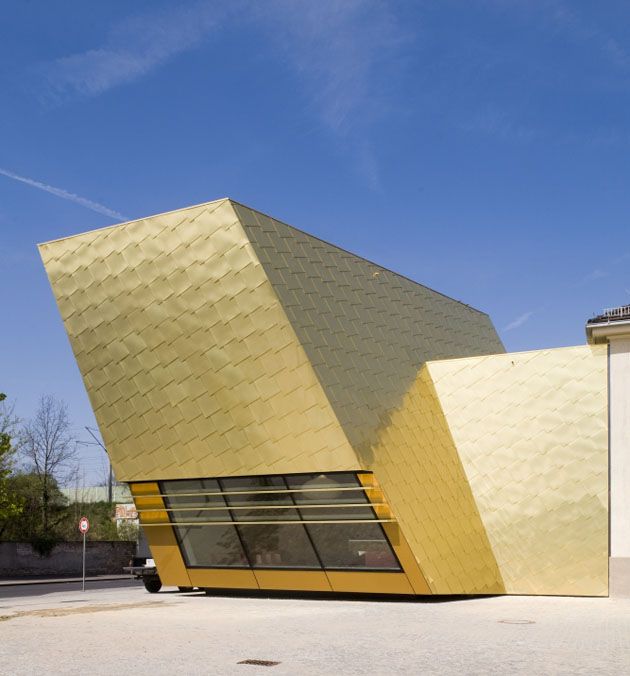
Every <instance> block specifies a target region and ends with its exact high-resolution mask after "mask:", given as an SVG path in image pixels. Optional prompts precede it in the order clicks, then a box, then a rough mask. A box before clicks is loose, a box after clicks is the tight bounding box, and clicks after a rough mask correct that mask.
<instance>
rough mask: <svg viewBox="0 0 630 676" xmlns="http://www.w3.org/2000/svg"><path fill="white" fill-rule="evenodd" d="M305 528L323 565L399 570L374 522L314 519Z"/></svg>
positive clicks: (380, 530)
mask: <svg viewBox="0 0 630 676" xmlns="http://www.w3.org/2000/svg"><path fill="white" fill-rule="evenodd" d="M307 528H308V532H309V535H310V536H311V539H312V540H313V544H314V545H315V548H316V549H317V553H318V554H319V558H320V559H321V561H322V564H323V566H324V568H340V569H352V570H357V569H359V570H375V569H376V570H400V566H399V564H398V562H397V560H396V557H395V556H394V553H393V552H392V550H391V547H390V545H389V542H388V541H387V539H386V538H385V534H384V533H383V530H382V529H381V527H380V526H379V525H378V524H376V523H374V524H372V523H348V524H345V523H343V524H319V523H314V524H310V525H308V526H307Z"/></svg>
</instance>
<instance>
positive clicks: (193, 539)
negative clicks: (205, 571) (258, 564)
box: [174, 526, 249, 568]
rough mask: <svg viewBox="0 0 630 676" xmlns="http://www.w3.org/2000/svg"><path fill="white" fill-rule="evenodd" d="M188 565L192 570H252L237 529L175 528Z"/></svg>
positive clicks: (231, 527)
mask: <svg viewBox="0 0 630 676" xmlns="http://www.w3.org/2000/svg"><path fill="white" fill-rule="evenodd" d="M174 530H175V533H176V535H177V539H178V541H179V545H180V548H181V550H182V554H183V556H184V560H185V561H186V565H187V566H188V567H190V568H195V567H197V568H199V567H201V568H225V567H228V568H248V567H249V563H248V561H247V557H246V556H245V552H244V551H243V546H242V545H241V541H240V540H239V537H238V534H237V533H236V528H235V527H234V526H175V527H174Z"/></svg>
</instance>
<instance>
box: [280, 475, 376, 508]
mask: <svg viewBox="0 0 630 676" xmlns="http://www.w3.org/2000/svg"><path fill="white" fill-rule="evenodd" d="M286 479H287V484H288V486H289V488H291V489H300V488H303V489H305V490H304V492H303V493H293V499H294V500H295V502H296V504H298V505H309V504H318V505H334V504H337V503H340V504H343V503H354V504H357V503H367V502H368V499H367V496H366V495H365V492H364V491H363V490H362V489H361V484H360V483H359V480H358V479H357V477H356V476H355V475H354V474H351V473H350V472H346V473H339V474H297V475H294V476H288V477H287V478H286ZM325 488H330V489H331V490H330V491H327V490H322V489H325ZM348 488H351V489H354V488H356V489H357V490H339V489H348ZM305 511H306V510H305ZM357 518H359V517H357ZM360 518H366V519H369V518H374V515H373V512H372V510H371V509H370V510H369V516H366V517H360Z"/></svg>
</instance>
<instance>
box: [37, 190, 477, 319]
mask: <svg viewBox="0 0 630 676" xmlns="http://www.w3.org/2000/svg"><path fill="white" fill-rule="evenodd" d="M218 202H230V203H231V204H237V205H238V206H240V207H243V208H245V209H249V210H250V211H254V212H255V213H257V214H261V215H263V216H266V217H267V218H271V219H272V220H274V221H277V222H278V223H282V225H285V226H286V227H287V228H290V229H291V230H295V231H296V232H299V233H301V234H303V235H306V236H307V237H310V238H311V239H314V240H317V241H318V242H322V243H323V244H326V245H327V246H332V247H334V248H335V249H338V250H339V251H343V252H344V253H347V254H349V255H350V256H354V257H355V258H359V259H361V260H362V261H365V262H366V263H369V264H370V265H374V266H375V267H377V268H380V269H381V270H385V271H387V272H390V273H391V274H393V275H396V276H397V277H400V278H401V279H405V280H406V281H408V282H411V283H412V284H416V285H417V286H421V287H422V288H423V289H428V290H429V291H432V292H433V293H437V294H438V295H440V296H442V297H443V298H447V299H448V300H451V301H453V302H454V303H459V304H460V305H463V306H464V307H467V308H468V309H469V310H472V311H473V312H477V313H479V314H482V315H486V316H487V317H489V314H488V313H487V312H484V311H483V310H479V309H477V308H476V307H473V306H472V305H469V304H468V303H464V301H461V300H457V299H455V298H453V297H452V296H448V295H447V294H445V293H442V292H441V291H436V290H435V289H433V288H432V287H430V286H427V285H426V284H422V283H421V282H417V281H416V280H415V279H411V278H410V277H406V276H405V275H402V274H400V273H399V272H396V271H395V270H391V269H390V268H386V267H385V266H384V265H381V264H380V263H375V262H374V261H372V260H370V259H369V258H364V257H363V256H359V255H358V254H355V253H353V252H352V251H348V250H347V249H344V248H343V247H340V246H338V245H336V244H333V243H332V242H328V241H326V240H325V239H322V238H321V237H317V235H312V234H311V233H310V232H306V231H305V230H301V229H300V228H296V227H295V226H294V225H291V224H290V223H286V222H285V221H281V220H280V219H278V218H275V217H274V216H270V215H269V214H266V213H265V212H264V211H260V210H258V209H254V208H252V207H250V206H247V204H243V203H242V202H239V201H238V200H234V199H232V198H231V197H221V198H219V199H216V200H210V201H209V202H201V203H199V204H192V205H190V206H188V207H181V208H179V209H170V210H169V211H162V212H160V213H157V214H151V215H150V216H142V217H141V218H133V219H131V220H130V221H123V222H122V223H114V224H112V225H106V226H104V227H102V228H94V229H93V230H86V231H85V232H78V233H76V234H74V235H67V236H66V237H58V238H57V239H51V240H47V241H46V242H40V243H39V244H38V245H37V246H38V247H41V246H45V245H47V244H54V243H55V242H63V241H64V240H67V239H72V238H73V237H82V236H83V235H87V234H89V233H93V232H100V231H102V230H110V229H111V228H120V227H122V226H123V225H129V224H130V223H137V222H138V221H144V220H147V219H149V218H157V217H158V216H167V215H168V214H174V213H177V212H179V211H188V210H189V209H198V208H199V207H205V206H208V205H210V204H217V203H218Z"/></svg>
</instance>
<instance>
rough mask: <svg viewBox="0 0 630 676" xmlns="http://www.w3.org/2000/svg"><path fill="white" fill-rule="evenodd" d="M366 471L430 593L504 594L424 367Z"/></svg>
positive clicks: (385, 429) (383, 433)
mask: <svg viewBox="0 0 630 676" xmlns="http://www.w3.org/2000/svg"><path fill="white" fill-rule="evenodd" d="M372 457H373V458H374V459H373V461H372V462H371V463H370V466H369V468H370V469H372V470H373V471H374V473H375V475H376V476H377V477H378V481H379V484H380V486H381V489H382V490H383V493H384V494H385V497H386V500H387V503H388V504H389V506H390V507H391V509H392V512H393V513H394V514H395V516H396V519H397V521H398V523H399V524H400V528H401V530H402V532H403V533H404V535H405V536H406V538H407V541H408V543H409V546H410V548H411V550H412V552H413V554H414V555H415V557H416V560H417V562H418V564H419V566H420V568H421V570H422V572H423V573H424V577H425V579H426V580H427V582H428V584H429V587H430V589H431V591H432V592H433V593H434V594H484V593H485V594H495V593H497V594H498V593H504V592H505V587H504V585H503V581H502V577H501V573H500V571H499V567H498V565H497V562H496V559H495V556H494V553H493V551H492V548H491V545H490V542H489V540H488V537H487V534H486V531H485V528H484V525H483V522H482V520H481V517H480V515H479V510H478V509H477V505H476V503H475V499H474V497H473V495H472V492H471V490H470V486H469V484H468V481H467V477H466V473H465V472H464V469H463V467H462V462H461V460H460V458H459V456H458V453H457V448H456V447H455V444H454V442H453V439H452V437H451V435H450V432H449V429H448V425H447V424H446V420H445V418H444V415H443V413H442V409H441V406H440V402H439V400H438V397H437V395H436V393H435V389H434V387H433V383H432V381H431V378H430V376H429V373H428V371H427V369H426V367H425V368H423V369H422V371H421V372H420V374H419V375H418V377H417V378H416V381H415V382H414V384H413V385H412V387H411V388H410V389H409V391H408V392H407V394H406V395H405V398H404V400H403V402H402V405H401V407H400V408H399V410H397V411H396V412H394V413H392V415H391V416H390V419H389V421H388V424H387V425H385V426H384V427H383V428H382V429H381V430H380V431H379V435H378V443H377V444H375V445H374V446H373V448H372Z"/></svg>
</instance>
